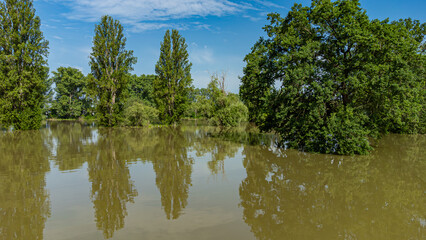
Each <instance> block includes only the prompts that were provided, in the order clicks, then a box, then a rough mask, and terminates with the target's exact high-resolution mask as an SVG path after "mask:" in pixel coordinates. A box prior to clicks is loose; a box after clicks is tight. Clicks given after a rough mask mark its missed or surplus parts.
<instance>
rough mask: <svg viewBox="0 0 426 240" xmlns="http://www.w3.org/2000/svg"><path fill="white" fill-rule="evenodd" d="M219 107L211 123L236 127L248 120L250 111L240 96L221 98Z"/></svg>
mask: <svg viewBox="0 0 426 240" xmlns="http://www.w3.org/2000/svg"><path fill="white" fill-rule="evenodd" d="M220 98H221V99H220V100H219V106H218V108H217V109H216V111H215V112H214V113H213V116H212V117H211V119H210V120H211V123H212V124H214V125H219V126H226V127H235V126H237V125H239V124H240V123H242V122H246V121H247V119H248V109H247V107H246V106H245V105H244V103H242V102H241V101H240V99H239V98H238V96H236V95H234V94H230V95H227V96H221V97H220Z"/></svg>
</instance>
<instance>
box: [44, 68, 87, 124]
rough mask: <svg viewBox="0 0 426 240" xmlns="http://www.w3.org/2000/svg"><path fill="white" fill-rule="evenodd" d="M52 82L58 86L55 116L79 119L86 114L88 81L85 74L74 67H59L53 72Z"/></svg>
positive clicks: (53, 107)
mask: <svg viewBox="0 0 426 240" xmlns="http://www.w3.org/2000/svg"><path fill="white" fill-rule="evenodd" d="M52 80H53V82H54V83H55V85H56V88H55V92H56V95H55V101H54V102H53V103H52V112H53V115H55V116H57V117H58V118H78V117H80V116H81V115H82V114H84V112H83V111H84V107H85V88H86V81H87V79H86V77H85V76H84V75H83V73H81V72H80V70H78V69H75V68H72V67H59V68H58V70H57V71H56V72H53V77H52Z"/></svg>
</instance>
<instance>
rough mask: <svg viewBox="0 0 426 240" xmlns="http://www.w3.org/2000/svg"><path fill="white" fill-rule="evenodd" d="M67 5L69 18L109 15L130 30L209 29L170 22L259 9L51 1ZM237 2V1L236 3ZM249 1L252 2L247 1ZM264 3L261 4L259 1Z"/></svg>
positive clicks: (231, 1)
mask: <svg viewBox="0 0 426 240" xmlns="http://www.w3.org/2000/svg"><path fill="white" fill-rule="evenodd" d="M53 1H55V2H59V3H61V4H64V5H66V6H67V7H68V8H69V9H70V11H69V12H67V13H65V14H64V15H65V17H66V18H68V19H73V20H79V21H87V22H98V21H99V19H100V17H101V16H104V15H111V16H113V17H116V18H118V19H119V20H120V21H121V22H122V23H123V24H127V25H129V26H130V27H131V29H130V30H131V31H135V32H140V31H146V30H153V29H160V28H169V27H180V28H189V27H195V28H197V29H209V27H210V26H208V25H205V24H202V23H197V22H192V23H189V24H188V25H173V24H172V23H170V21H172V20H173V21H175V20H177V19H190V18H193V17H198V18H202V17H207V16H219V17H220V16H226V15H234V14H238V13H242V12H245V11H247V10H258V9H257V8H256V7H254V6H253V4H254V5H259V3H258V2H257V1H254V2H253V1H239V0H53ZM237 1H238V2H237ZM249 2H252V3H249ZM260 5H264V3H262V4H260Z"/></svg>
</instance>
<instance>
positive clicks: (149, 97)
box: [128, 74, 155, 106]
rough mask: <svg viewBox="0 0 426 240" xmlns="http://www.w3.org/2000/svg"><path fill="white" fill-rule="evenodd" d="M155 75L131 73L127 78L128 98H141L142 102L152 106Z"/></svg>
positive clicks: (153, 103)
mask: <svg viewBox="0 0 426 240" xmlns="http://www.w3.org/2000/svg"><path fill="white" fill-rule="evenodd" d="M154 79H155V75H145V74H142V75H140V76H137V75H136V74H133V75H131V76H130V79H129V84H128V88H129V98H134V99H138V100H141V101H142V102H143V103H144V104H147V105H150V106H154V105H155V102H154Z"/></svg>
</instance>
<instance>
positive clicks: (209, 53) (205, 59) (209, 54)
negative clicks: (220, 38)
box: [189, 43, 214, 64]
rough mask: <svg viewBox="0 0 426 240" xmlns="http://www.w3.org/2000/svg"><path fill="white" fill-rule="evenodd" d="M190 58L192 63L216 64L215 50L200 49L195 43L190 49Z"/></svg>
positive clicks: (205, 47)
mask: <svg viewBox="0 0 426 240" xmlns="http://www.w3.org/2000/svg"><path fill="white" fill-rule="evenodd" d="M189 58H190V61H191V62H192V63H195V64H212V63H214V57H213V50H212V49H211V48H208V47H207V46H204V47H202V48H200V47H198V45H197V44H195V43H193V44H192V45H191V47H190V53H189Z"/></svg>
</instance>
